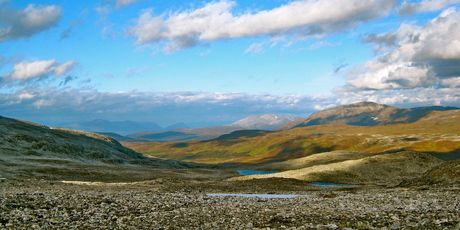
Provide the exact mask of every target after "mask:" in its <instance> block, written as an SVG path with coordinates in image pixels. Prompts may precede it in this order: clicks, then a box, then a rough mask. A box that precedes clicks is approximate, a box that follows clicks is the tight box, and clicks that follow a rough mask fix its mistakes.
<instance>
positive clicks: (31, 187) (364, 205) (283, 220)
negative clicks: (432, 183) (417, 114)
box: [0, 178, 460, 229]
mask: <svg viewBox="0 0 460 230" xmlns="http://www.w3.org/2000/svg"><path fill="white" fill-rule="evenodd" d="M277 188H279V189H277ZM274 191H276V192H274ZM226 192H229V193H240V192H241V193H270V194H273V193H276V194H280V193H282V194H298V195H302V196H298V197H296V198H277V199H267V198H259V197H249V198H248V197H214V196H208V195H206V194H207V193H226ZM459 192H460V187H456V186H450V187H443V188H439V187H438V188H436V187H410V188H396V187H393V188H382V187H332V188H331V187H329V188H326V187H315V186H311V185H309V184H306V183H304V182H300V181H295V180H289V179H285V180H281V179H279V180H277V179H268V180H254V181H252V182H247V181H244V182H228V181H221V180H206V179H200V178H186V179H178V178H157V179H152V180H148V181H143V182H134V183H102V182H77V181H67V182H61V181H50V180H38V179H6V178H3V179H0V229H95V228H98V229H99V228H100V229H460V196H458V194H459Z"/></svg>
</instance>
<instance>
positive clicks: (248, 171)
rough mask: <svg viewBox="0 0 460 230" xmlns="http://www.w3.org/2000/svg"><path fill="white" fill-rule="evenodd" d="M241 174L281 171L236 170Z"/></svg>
mask: <svg viewBox="0 0 460 230" xmlns="http://www.w3.org/2000/svg"><path fill="white" fill-rule="evenodd" d="M236 171H237V172H238V173H239V174H240V175H241V176H249V175H256V174H272V173H279V171H257V170H246V169H242V170H236Z"/></svg>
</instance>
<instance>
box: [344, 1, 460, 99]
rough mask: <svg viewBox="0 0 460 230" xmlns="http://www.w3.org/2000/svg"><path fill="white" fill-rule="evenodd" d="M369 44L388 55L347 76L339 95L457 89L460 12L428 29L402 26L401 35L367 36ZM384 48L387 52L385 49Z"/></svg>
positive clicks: (439, 19)
mask: <svg viewBox="0 0 460 230" xmlns="http://www.w3.org/2000/svg"><path fill="white" fill-rule="evenodd" d="M364 40H365V41H366V42H375V43H377V46H378V50H379V51H387V52H385V53H383V54H381V55H380V56H377V57H376V58H374V59H373V60H370V61H368V62H367V63H365V64H364V65H363V66H361V67H357V68H355V69H354V70H353V71H351V72H349V73H348V82H347V85H346V86H345V87H342V88H339V89H337V91H343V90H344V91H355V90H385V89H412V88H416V87H431V86H433V85H435V84H440V87H458V84H456V81H457V80H456V79H457V78H458V77H459V76H460V12H458V11H457V10H456V9H454V8H450V9H448V10H445V11H444V12H442V13H441V14H440V15H439V16H438V17H437V18H435V19H433V20H431V21H430V22H429V23H427V24H426V25H425V26H422V27H418V26H413V25H402V26H401V27H400V28H399V30H398V31H396V32H390V33H386V34H380V35H368V36H367V38H366V39H364ZM383 48H384V49H383Z"/></svg>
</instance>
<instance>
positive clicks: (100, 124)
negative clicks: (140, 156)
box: [60, 119, 163, 136]
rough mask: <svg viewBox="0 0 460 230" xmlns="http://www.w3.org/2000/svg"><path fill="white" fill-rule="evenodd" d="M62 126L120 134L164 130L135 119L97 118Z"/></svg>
mask: <svg viewBox="0 0 460 230" xmlns="http://www.w3.org/2000/svg"><path fill="white" fill-rule="evenodd" d="M60 127H62V128H68V129H76V130H82V131H87V132H109V133H117V134H120V135H123V136H124V135H128V134H131V133H136V132H142V131H152V132H153V131H160V130H163V129H162V128H161V127H160V126H159V125H157V124H156V123H154V122H135V121H108V120H103V119H96V120H93V121H89V122H78V123H73V124H66V125H60Z"/></svg>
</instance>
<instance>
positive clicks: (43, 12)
mask: <svg viewBox="0 0 460 230" xmlns="http://www.w3.org/2000/svg"><path fill="white" fill-rule="evenodd" d="M60 19H61V8H60V7H58V6H55V5H52V6H44V7H35V5H33V4H29V5H28V6H27V8H26V9H24V10H13V9H10V8H9V7H6V6H0V42H2V41H5V40H8V39H11V40H16V39H21V38H29V37H31V36H33V35H35V34H37V33H40V32H42V31H45V30H48V29H50V28H51V27H54V26H56V25H57V24H58V22H59V20H60Z"/></svg>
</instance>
